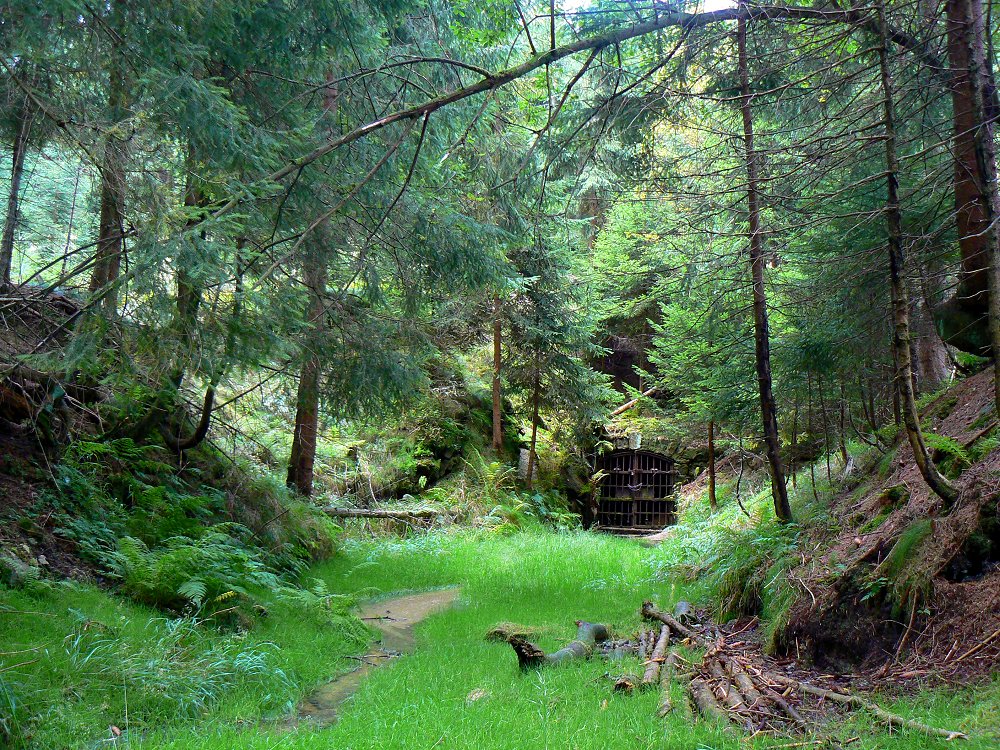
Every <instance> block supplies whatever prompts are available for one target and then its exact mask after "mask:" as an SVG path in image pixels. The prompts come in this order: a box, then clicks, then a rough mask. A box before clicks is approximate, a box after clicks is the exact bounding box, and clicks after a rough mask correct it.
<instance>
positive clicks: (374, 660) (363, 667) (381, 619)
mask: <svg viewBox="0 0 1000 750" xmlns="http://www.w3.org/2000/svg"><path fill="white" fill-rule="evenodd" d="M461 592H462V590H461V589H460V588H459V587H452V588H445V589H436V590H434V591H424V592H421V593H419V594H408V595H406V596H400V597H396V598H393V599H381V600H378V601H373V602H368V603H366V604H363V605H361V606H360V607H358V616H359V617H360V618H361V619H362V620H364V621H365V622H367V623H369V624H371V625H372V626H373V627H375V628H376V629H377V630H378V631H379V641H378V642H377V643H374V644H373V645H372V648H371V649H370V650H369V651H368V653H367V654H365V655H364V656H362V657H360V663H359V665H358V668H357V669H354V670H352V671H350V672H347V673H345V674H342V675H340V676H338V677H335V678H334V679H333V680H331V681H330V682H327V683H326V684H324V685H321V686H320V687H318V688H317V689H316V690H314V691H313V692H312V693H310V694H309V696H308V697H306V699H305V700H304V701H303V702H302V704H301V705H300V706H299V711H298V714H297V716H296V717H295V720H294V721H295V722H296V723H298V722H299V721H302V720H307V721H309V722H310V723H313V724H316V725H318V726H328V725H330V724H333V723H334V722H335V721H336V720H337V716H338V712H339V709H340V705H341V704H342V703H343V702H344V701H345V700H347V699H348V698H349V697H350V696H351V695H353V694H354V693H355V692H356V691H357V690H358V688H359V687H361V683H362V682H363V681H364V679H365V677H366V676H367V675H368V673H369V672H371V671H372V670H373V669H376V668H377V667H380V666H382V665H384V664H386V663H388V662H389V661H390V660H391V659H395V658H396V657H398V656H401V655H402V654H405V653H409V652H410V651H413V649H414V648H416V645H417V642H416V636H415V634H414V629H415V628H416V626H417V624H418V623H420V622H421V621H422V620H424V619H426V618H427V617H429V616H430V615H432V614H434V613H436V612H440V611H441V610H443V609H447V608H448V607H450V606H451V605H452V604H453V603H454V601H455V600H456V599H457V598H458V596H459V594H461Z"/></svg>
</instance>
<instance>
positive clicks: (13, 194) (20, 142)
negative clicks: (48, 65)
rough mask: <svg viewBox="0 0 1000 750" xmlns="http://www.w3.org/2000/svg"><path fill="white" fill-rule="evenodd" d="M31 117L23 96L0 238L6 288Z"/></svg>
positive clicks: (0, 282) (0, 272)
mask: <svg viewBox="0 0 1000 750" xmlns="http://www.w3.org/2000/svg"><path fill="white" fill-rule="evenodd" d="M33 119H34V110H33V109H32V107H31V104H30V102H28V101H27V98H25V102H24V108H23V109H22V110H21V117H20V122H19V123H18V128H17V136H15V138H14V152H13V154H11V167H10V193H9V194H8V196H7V217H6V219H5V220H4V225H3V239H2V240H0V289H6V288H7V287H9V286H10V269H11V266H12V265H13V262H14V234H15V232H16V231H17V219H18V202H19V199H20V195H21V176H22V175H23V174H24V157H25V155H26V154H27V153H28V136H29V134H30V133H31V121H32V120H33Z"/></svg>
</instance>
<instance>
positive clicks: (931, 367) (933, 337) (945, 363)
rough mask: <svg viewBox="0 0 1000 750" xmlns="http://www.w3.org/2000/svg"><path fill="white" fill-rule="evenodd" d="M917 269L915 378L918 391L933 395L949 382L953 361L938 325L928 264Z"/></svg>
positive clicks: (914, 319) (914, 344) (914, 338)
mask: <svg viewBox="0 0 1000 750" xmlns="http://www.w3.org/2000/svg"><path fill="white" fill-rule="evenodd" d="M917 266H918V269H917V271H918V274H919V275H918V278H917V279H916V280H915V281H916V284H915V285H914V286H915V288H914V292H915V293H916V295H915V296H916V300H915V302H914V304H913V349H914V352H913V358H914V370H915V371H914V376H915V377H916V383H917V390H918V391H933V390H935V389H936V388H937V387H938V386H939V385H941V383H943V382H944V381H945V380H947V378H948V368H949V366H950V364H951V360H950V359H949V358H948V349H947V347H946V346H945V343H944V341H942V340H941V336H940V334H939V333H938V331H937V328H936V327H935V325H934V315H933V312H932V310H931V306H930V301H929V300H930V294H929V290H928V281H927V272H926V270H925V269H924V263H923V262H918V263H917Z"/></svg>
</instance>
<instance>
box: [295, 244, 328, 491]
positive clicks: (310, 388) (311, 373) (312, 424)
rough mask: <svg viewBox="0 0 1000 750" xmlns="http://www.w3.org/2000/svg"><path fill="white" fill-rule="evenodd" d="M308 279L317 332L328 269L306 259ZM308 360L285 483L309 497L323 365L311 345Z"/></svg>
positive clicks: (302, 376)
mask: <svg viewBox="0 0 1000 750" xmlns="http://www.w3.org/2000/svg"><path fill="white" fill-rule="evenodd" d="M305 282H306V286H307V287H308V288H309V298H310V299H309V321H310V324H311V325H312V328H313V330H314V331H317V330H319V329H320V328H322V326H323V319H324V316H325V315H326V309H325V305H324V296H325V295H326V268H325V267H324V266H323V264H322V262H320V261H317V260H312V259H310V260H307V262H306V269H305ZM304 355H305V360H304V361H303V363H302V371H301V373H300V374H299V388H298V394H297V398H296V404H295V431H294V433H293V434H292V453H291V455H290V456H289V459H288V478H287V479H286V483H287V484H288V486H289V487H291V488H293V489H295V490H296V491H297V492H298V493H299V494H301V495H304V496H306V497H309V496H310V495H312V491H313V467H314V465H315V463H316V442H317V440H318V438H319V386H320V375H321V370H322V367H321V364H320V360H319V357H317V356H316V355H315V354H314V353H312V351H310V347H308V346H307V347H306V351H305V352H304Z"/></svg>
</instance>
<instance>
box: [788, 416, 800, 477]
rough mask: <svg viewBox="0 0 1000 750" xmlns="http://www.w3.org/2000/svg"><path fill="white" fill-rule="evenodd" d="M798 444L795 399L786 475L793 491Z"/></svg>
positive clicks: (797, 418)
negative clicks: (790, 479)
mask: <svg viewBox="0 0 1000 750" xmlns="http://www.w3.org/2000/svg"><path fill="white" fill-rule="evenodd" d="M798 443H799V397H798V396H796V397H795V406H794V407H793V411H792V447H791V450H790V451H789V452H790V453H791V458H790V459H789V461H788V473H789V474H790V475H791V477H792V489H795V486H796V483H795V468H796V453H798V447H799V446H798Z"/></svg>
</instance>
